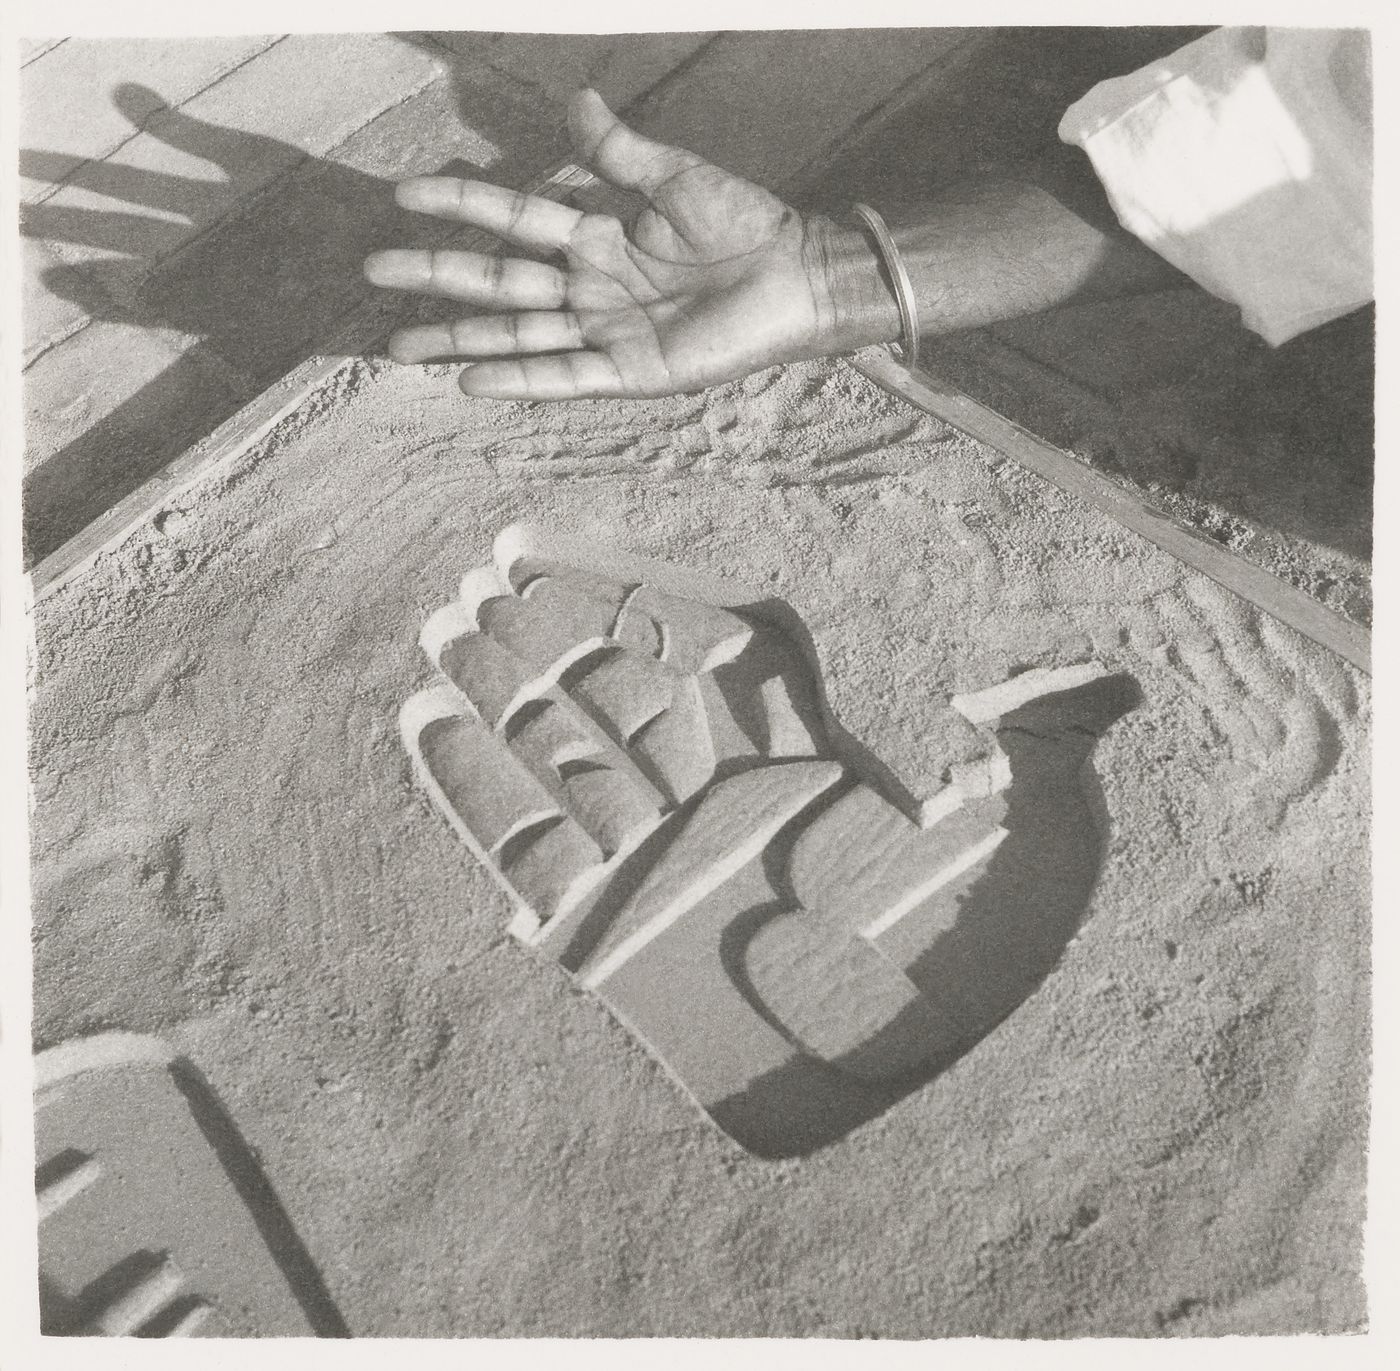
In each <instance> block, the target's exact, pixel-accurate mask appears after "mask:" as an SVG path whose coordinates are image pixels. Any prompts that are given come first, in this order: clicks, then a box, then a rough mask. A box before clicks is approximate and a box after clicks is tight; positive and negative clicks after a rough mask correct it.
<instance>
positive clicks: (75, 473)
mask: <svg viewBox="0 0 1400 1371" xmlns="http://www.w3.org/2000/svg"><path fill="white" fill-rule="evenodd" d="M246 398H247V394H246V392H245V393H240V391H239V389H238V387H237V386H236V385H235V384H233V383H232V382H231V381H230V379H229V378H228V377H227V376H226V375H224V374H223V373H222V372H221V371H220V369H219V366H218V363H217V362H216V361H215V359H213V358H212V357H211V356H209V355H207V354H206V353H204V352H203V351H202V350H201V349H200V347H199V345H198V344H197V343H196V342H195V341H194V340H192V339H190V338H187V337H181V336H180V335H178V334H173V333H170V332H168V331H163V332H157V331H154V330H151V329H144V328H136V327H132V326H130V325H123V324H116V323H112V322H109V321H106V320H98V321H95V322H93V323H91V324H89V325H88V326H87V327H86V328H84V329H81V330H79V331H78V332H77V333H75V334H74V335H73V336H72V337H71V338H68V339H66V340H65V341H64V342H62V343H60V344H58V346H57V347H54V348H51V349H50V350H49V351H48V352H46V353H45V354H44V355H43V356H42V357H40V358H39V360H38V361H37V362H35V363H34V365H33V366H31V367H30V368H29V370H28V371H27V372H26V373H25V381H24V412H25V454H24V469H25V478H24V526H25V541H26V545H27V550H28V553H29V556H30V557H31V558H32V559H33V560H36V561H37V560H38V559H40V558H42V557H44V556H46V555H47V554H48V553H49V552H51V551H53V549H54V548H56V547H57V546H58V545H59V544H60V543H62V542H63V541H65V540H66V539H67V538H70V537H72V536H73V534H75V533H76V532H77V531H78V530H79V529H80V528H82V527H83V526H84V525H85V524H88V523H90V522H91V521H92V520H93V519H95V518H96V517H97V515H99V514H100V513H101V512H102V511H103V510H104V509H106V508H107V507H108V506H109V505H111V504H112V503H114V502H115V501H116V500H119V499H120V498H121V497H122V496H123V495H126V494H128V493H129V492H130V491H132V490H133V489H135V487H136V486H138V485H139V484H140V483H141V482H142V481H143V480H144V479H145V478H146V477H147V476H149V475H151V474H152V473H153V472H155V471H157V470H158V469H159V468H160V467H161V466H163V465H164V464H165V463H166V462H167V461H169V460H170V459H171V458H172V457H173V456H174V455H175V454H176V453H178V452H179V451H180V450H181V449H183V448H185V447H187V446H188V445H189V444H190V443H191V442H193V441H194V440H195V439H196V438H198V437H200V436H202V435H203V434H205V433H208V432H209V431H210V430H211V429H212V428H214V427H215V425H217V424H218V423H219V422H220V420H222V419H223V418H224V417H225V416H227V415H228V414H230V413H232V411H233V410H234V409H235V408H237V406H238V405H239V404H240V403H241V402H242V400H244V399H246Z"/></svg>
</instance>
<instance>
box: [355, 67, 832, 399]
mask: <svg viewBox="0 0 1400 1371" xmlns="http://www.w3.org/2000/svg"><path fill="white" fill-rule="evenodd" d="M569 122H570V130H571V133H572V135H573V139H574V143H575V146H576V149H577V151H578V154H579V156H580V158H581V159H582V160H583V161H584V162H586V163H587V165H588V166H589V167H591V168H592V169H593V170H594V171H595V172H596V173H597V174H598V175H599V176H600V177H602V178H603V179H604V180H606V181H607V182H609V183H610V184H612V185H614V186H617V187H620V188H622V189H624V190H629V191H635V192H637V193H639V194H640V195H641V196H643V197H644V199H645V201H646V207H645V208H644V209H643V210H642V212H641V213H640V214H639V215H638V216H637V218H636V219H635V221H634V222H633V223H632V224H630V225H624V224H623V223H622V222H621V221H620V220H619V219H617V218H615V217H613V216H612V215H607V214H588V213H583V212H581V211H579V210H577V209H574V208H571V207H569V206H567V205H561V204H558V203H556V202H555V201H552V200H548V199H545V198H543V197H541V196H533V195H522V194H519V193H517V192H515V191H510V190H506V189H504V188H503V187H500V186H494V185H490V184H488V183H486V182H481V181H462V180H458V179H456V178H450V177H417V178H414V179H412V180H409V181H405V182H403V183H401V184H400V186H399V187H398V191H397V196H398V201H399V203H400V204H401V205H403V206H404V207H405V208H408V209H415V210H421V211H423V212H425V213H428V214H434V215H438V216H440V217H443V218H449V219H455V220H459V221H460V222H462V223H465V224H472V225H475V226H477V227H479V228H484V229H487V230H488V231H490V232H491V233H494V234H496V235H497V236H498V237H500V238H503V239H504V240H505V241H506V242H508V243H511V244H513V245H515V246H516V247H520V248H524V249H526V250H527V251H531V252H534V253H538V254H550V255H552V256H553V258H554V260H552V261H549V262H543V261H539V260H534V259H531V258H517V257H501V256H496V255H490V254H485V253H476V252H464V251H451V250H439V251H436V252H428V251H418V250H406V249H391V250H389V251H385V252H379V253H375V254H374V255H372V256H371V257H370V258H369V259H368V261H367V262H366V264H365V271H366V274H367V275H368V277H369V279H370V280H371V281H372V282H374V283H375V284H377V285H382V286H391V287H395V288H398V289H404V290H414V291H419V292H422V293H426V294H433V295H443V296H447V297H449V298H451V299H455V300H461V301H464V302H467V303H469V304H472V305H475V306H478V307H480V308H482V309H484V310H487V311H491V312H490V313H484V314H477V315H475V316H474V317H471V318H465V319H461V320H458V321H456V322H453V323H442V324H427V325H417V326H413V327H408V328H403V329H400V330H399V331H398V332H396V333H395V334H394V336H393V338H392V339H391V341H390V352H391V355H392V356H393V357H394V358H395V359H396V360H398V361H402V362H423V361H427V360H429V359H440V358H449V357H460V358H467V359H472V360H473V361H474V362H475V364H474V365H473V366H471V367H469V368H468V369H467V370H466V371H465V372H464V373H463V375H462V379H461V386H462V389H463V390H464V391H465V392H466V393H467V394H469V395H481V396H489V397H493V398H497V399H532V400H545V399H563V398H574V397H583V396H612V395H627V396H651V395H665V394H671V393H674V392H678V391H689V390H699V389H702V388H703V387H705V386H708V385H713V384H716V383H717V382H720V381H726V380H730V379H733V378H735V377H738V376H743V375H746V374H748V373H749V372H751V371H754V370H757V369H758V368H760V367H765V366H771V365H775V364H777V363H780V362H788V361H795V360H798V359H800V358H804V357H811V356H816V355H818V354H819V353H820V352H822V351H825V350H827V347H826V344H825V341H824V340H827V339H829V338H830V336H831V333H832V323H833V314H834V310H833V306H832V300H831V292H830V289H829V287H828V283H827V271H826V260H825V251H824V246H823V245H824V236H825V233H826V231H827V229H828V228H829V225H827V224H826V222H825V221H823V220H804V219H803V217H802V216H801V215H799V214H798V213H797V211H796V210H794V209H792V208H791V207H790V206H788V205H786V204H784V203H783V202H782V201H781V200H779V199H778V198H777V197H776V196H774V195H771V194H769V193H768V192H767V191H766V190H763V189H762V188H761V187H759V186H756V185H753V184H752V183H751V182H748V181H745V180H743V179H742V178H741V177H738V176H733V175H731V174H730V173H728V172H726V171H723V170H721V169H720V168H718V167H715V166H712V165H711V164H710V163H708V162H706V161H704V159H702V158H700V157H698V156H696V155H695V154H694V153H690V152H686V151H684V150H682V149H680V148H672V147H667V146H665V145H663V144H660V143H656V142H653V141H652V140H650V139H648V138H644V137H642V136H641V135H639V134H637V133H635V132H633V131H632V130H631V129H629V128H628V127H627V126H626V125H624V124H623V123H621V122H620V121H619V120H618V119H617V118H616V117H615V116H614V115H613V114H612V113H611V111H609V109H608V108H607V106H606V105H605V104H604V103H603V101H602V99H601V98H600V97H599V96H598V95H597V94H596V93H595V92H593V91H583V92H581V93H580V94H579V95H578V96H577V97H576V98H575V100H574V103H573V105H572V107H571V109H570V118H569ZM477 359H494V360H477Z"/></svg>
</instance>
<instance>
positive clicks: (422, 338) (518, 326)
mask: <svg viewBox="0 0 1400 1371" xmlns="http://www.w3.org/2000/svg"><path fill="white" fill-rule="evenodd" d="M583 345H584V343H583V332H582V330H581V328H580V327H579V321H578V316H577V315H576V314H574V313H572V312H570V311H568V310H538V311H534V312H530V313H525V314H488V315H484V316H482V317H481V318H478V319H460V320H458V321H457V322H456V323H453V324H421V325H415V326H413V327H410V328H401V329H398V330H397V331H396V332H395V333H394V334H393V336H392V337H391V338H390V339H389V356H390V357H392V358H393V359H394V361H396V362H426V361H430V360H431V359H433V358H435V357H516V356H525V355H529V354H531V353H537V352H569V351H571V350H573V349H575V348H581V347H583Z"/></svg>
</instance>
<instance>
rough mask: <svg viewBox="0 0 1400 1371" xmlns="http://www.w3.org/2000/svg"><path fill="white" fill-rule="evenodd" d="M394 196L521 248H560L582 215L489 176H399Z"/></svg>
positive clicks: (414, 207) (404, 204)
mask: <svg viewBox="0 0 1400 1371" xmlns="http://www.w3.org/2000/svg"><path fill="white" fill-rule="evenodd" d="M394 199H395V200H397V201H398V203H399V204H400V205H401V206H402V207H403V208H404V209H408V210H415V211H417V212H418V213H420V214H431V215H434V216H436V217H437V218H439V219H452V220H455V221H456V222H458V223H463V224H475V225H476V226H477V227H478V228H484V229H486V230H487V231H488V232H490V233H494V234H495V235H496V236H497V237H498V238H504V239H505V240H506V242H508V243H514V244H515V245H516V246H517V247H523V248H530V249H532V250H534V251H537V252H556V251H558V250H559V249H560V248H562V247H564V246H565V244H567V243H568V241H569V237H570V235H571V234H572V233H573V231H574V228H575V227H576V225H577V224H578V222H579V220H580V219H582V218H583V215H582V214H581V213H580V212H579V211H578V210H576V209H570V208H569V206H568V205H561V204H558V203H557V202H556V201H553V200H547V199H545V198H544V197H543V196H539V195H522V194H521V193H520V192H519V191H514V190H508V189H506V187H504V186H493V185H491V184H490V183H489V182H486V181H463V180H460V179H459V178H457V177H455V176H414V177H411V178H410V179H409V180H407V181H401V182H400V183H399V184H398V186H397V188H396V189H395V191H394Z"/></svg>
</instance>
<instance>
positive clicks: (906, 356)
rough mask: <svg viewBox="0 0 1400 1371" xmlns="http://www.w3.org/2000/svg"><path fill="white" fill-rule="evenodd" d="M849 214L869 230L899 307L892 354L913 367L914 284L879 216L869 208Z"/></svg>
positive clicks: (916, 343) (915, 356)
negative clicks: (897, 328) (896, 339)
mask: <svg viewBox="0 0 1400 1371" xmlns="http://www.w3.org/2000/svg"><path fill="white" fill-rule="evenodd" d="M851 213H852V214H854V215H855V216H856V217H857V218H858V219H859V220H860V221H861V223H863V224H864V225H865V227H866V228H868V229H869V230H870V236H871V237H872V238H873V239H874V240H875V246H876V248H877V249H878V250H879V254H880V260H881V261H882V262H883V263H884V265H885V270H886V272H888V273H889V278H890V285H891V286H892V287H893V288H894V298H895V303H896V304H897V305H898V306H899V327H900V335H899V344H898V345H897V346H896V347H895V348H894V349H893V350H894V352H895V354H896V355H897V356H898V358H899V360H900V361H901V362H903V363H904V365H905V366H907V367H912V366H913V365H914V363H915V362H916V361H917V360H918V357H919V313H918V310H917V309H916V308H915V306H914V283H913V282H912V281H911V280H910V279H909V273H908V272H907V271H905V269H904V260H903V258H901V257H900V255H899V248H898V247H897V246H896V244H895V241H894V235H893V234H891V233H890V231H889V229H888V228H887V227H886V226H885V221H884V220H883V219H882V218H881V217H880V215H879V214H878V213H877V212H876V211H875V210H873V209H871V208H870V206H869V205H852V206H851Z"/></svg>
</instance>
